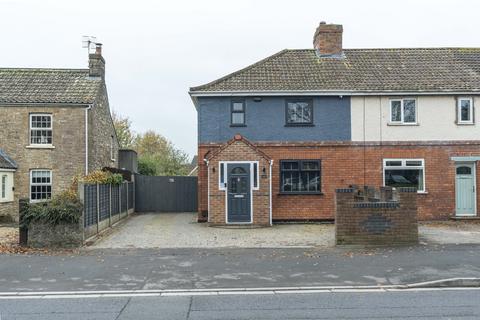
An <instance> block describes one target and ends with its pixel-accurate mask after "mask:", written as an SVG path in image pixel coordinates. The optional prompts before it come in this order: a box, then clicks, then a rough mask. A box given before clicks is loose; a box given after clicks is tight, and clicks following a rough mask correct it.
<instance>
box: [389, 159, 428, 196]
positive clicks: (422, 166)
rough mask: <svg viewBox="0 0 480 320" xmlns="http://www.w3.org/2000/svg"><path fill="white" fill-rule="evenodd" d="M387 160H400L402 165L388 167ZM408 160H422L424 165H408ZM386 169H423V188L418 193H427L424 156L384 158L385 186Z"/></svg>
mask: <svg viewBox="0 0 480 320" xmlns="http://www.w3.org/2000/svg"><path fill="white" fill-rule="evenodd" d="M387 161H400V162H401V165H400V166H389V167H387ZM407 161H421V162H422V165H420V166H407ZM386 169H392V170H395V169H399V170H408V169H421V170H423V190H420V189H418V190H417V192H418V193H427V191H426V190H427V187H426V185H425V176H426V172H425V159H423V158H408V159H407V158H400V159H398V158H397V159H390V158H389V159H383V186H386V184H385V170H386Z"/></svg>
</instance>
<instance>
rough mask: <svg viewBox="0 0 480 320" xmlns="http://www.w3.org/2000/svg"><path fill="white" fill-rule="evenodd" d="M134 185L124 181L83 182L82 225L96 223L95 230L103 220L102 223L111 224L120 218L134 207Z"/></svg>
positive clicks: (88, 225) (87, 225) (99, 227)
mask: <svg viewBox="0 0 480 320" xmlns="http://www.w3.org/2000/svg"><path fill="white" fill-rule="evenodd" d="M134 189H135V185H134V183H133V182H124V183H122V184H121V185H110V184H85V185H83V204H84V217H83V218H84V219H83V221H84V226H85V227H86V228H87V227H91V226H94V225H97V229H98V230H97V232H98V231H99V229H102V228H103V226H99V225H100V224H101V223H102V222H104V221H105V220H108V223H104V225H106V226H107V227H108V226H111V225H112V223H113V222H115V221H118V220H120V216H121V215H122V214H125V216H126V214H127V213H128V210H131V209H134V203H135V199H134V194H135V190H134Z"/></svg>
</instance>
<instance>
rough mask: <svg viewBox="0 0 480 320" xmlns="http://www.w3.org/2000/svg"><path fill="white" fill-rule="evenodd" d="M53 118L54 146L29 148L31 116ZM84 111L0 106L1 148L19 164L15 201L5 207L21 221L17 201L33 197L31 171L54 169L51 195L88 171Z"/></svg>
mask: <svg viewBox="0 0 480 320" xmlns="http://www.w3.org/2000/svg"><path fill="white" fill-rule="evenodd" d="M31 113H48V114H51V115H52V127H53V131H52V133H53V137H52V146H51V147H41V146H40V147H38V146H35V147H33V146H30V141H29V139H30V124H29V121H30V118H29V117H30V114H31ZM84 119H85V108H84V107H75V106H64V107H62V106H55V107H54V106H43V107H34V106H1V107H0V123H7V124H8V125H2V126H0V137H2V139H3V138H4V140H2V143H1V146H0V147H1V148H2V149H3V150H4V151H5V152H6V153H7V154H8V155H9V156H10V157H11V158H12V159H13V160H14V161H15V162H16V163H17V165H18V169H17V171H15V173H14V187H15V193H14V201H13V202H12V203H10V205H8V206H3V205H0V207H3V208H2V209H0V210H2V211H4V212H7V211H8V212H7V214H9V215H10V216H11V217H12V218H13V219H14V220H17V221H18V201H19V199H21V198H29V197H30V190H29V189H30V170H31V169H48V170H52V194H55V193H57V192H61V191H63V190H64V189H65V188H67V187H68V186H70V184H71V181H72V177H73V176H75V175H76V174H83V173H84V172H85V126H84V125H85V120H84Z"/></svg>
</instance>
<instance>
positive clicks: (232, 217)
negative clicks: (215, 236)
mask: <svg viewBox="0 0 480 320" xmlns="http://www.w3.org/2000/svg"><path fill="white" fill-rule="evenodd" d="M227 187H228V194H227V206H228V211H227V214H228V222H230V223H235V222H251V214H252V212H251V205H250V204H251V199H250V195H251V192H252V190H251V186H250V164H249V163H233V164H231V163H229V164H228V165H227Z"/></svg>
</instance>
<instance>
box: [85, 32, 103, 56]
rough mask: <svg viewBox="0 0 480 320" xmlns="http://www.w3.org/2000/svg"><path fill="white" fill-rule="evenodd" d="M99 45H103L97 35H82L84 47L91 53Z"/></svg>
mask: <svg viewBox="0 0 480 320" xmlns="http://www.w3.org/2000/svg"><path fill="white" fill-rule="evenodd" d="M97 45H101V43H100V42H97V37H93V36H82V48H86V49H87V51H88V53H89V54H90V53H91V51H92V50H95V48H96V47H97Z"/></svg>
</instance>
